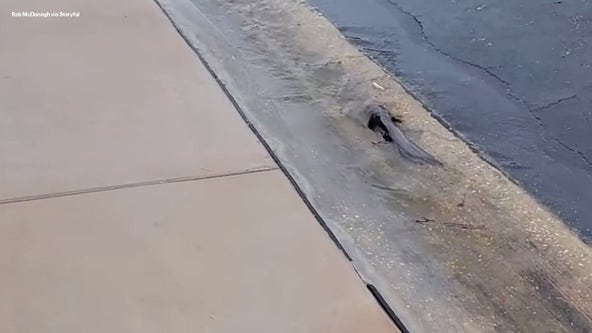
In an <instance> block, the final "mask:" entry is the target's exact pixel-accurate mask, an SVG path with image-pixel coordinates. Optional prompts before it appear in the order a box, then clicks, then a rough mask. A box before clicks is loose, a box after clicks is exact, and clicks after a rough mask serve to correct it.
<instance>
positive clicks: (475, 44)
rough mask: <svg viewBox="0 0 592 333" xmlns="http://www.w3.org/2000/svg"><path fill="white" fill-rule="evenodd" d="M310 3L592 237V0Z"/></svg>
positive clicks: (480, 148)
mask: <svg viewBox="0 0 592 333" xmlns="http://www.w3.org/2000/svg"><path fill="white" fill-rule="evenodd" d="M311 3H312V4H313V5H314V6H315V7H316V8H317V9H318V10H319V11H320V12H321V13H323V14H324V15H325V16H326V17H327V18H328V19H329V20H330V21H331V22H332V23H333V24H335V25H336V26H337V27H338V28H339V30H340V31H341V32H342V33H343V34H344V35H345V36H346V37H347V38H348V39H349V40H350V41H351V42H352V43H353V44H355V45H356V46H357V47H358V48H359V49H361V50H362V51H363V52H364V53H365V54H367V55H369V56H370V57H371V58H372V59H374V60H375V61H376V62H377V63H378V64H380V65H381V66H382V67H384V68H385V69H386V70H387V71H389V72H391V73H394V74H396V77H397V79H399V80H400V81H401V83H403V85H404V86H405V88H406V89H407V90H408V91H410V92H411V93H412V94H413V95H414V96H415V97H416V98H418V99H420V100H421V101H422V103H423V104H424V105H425V106H426V107H427V108H428V109H429V110H431V111H432V113H433V114H434V115H436V116H437V117H438V118H439V119H440V120H441V121H442V122H444V123H445V124H447V125H449V126H451V127H452V129H453V130H454V131H455V132H456V133H457V134H459V135H460V136H461V137H464V138H465V139H466V140H467V141H468V142H469V143H470V144H471V145H472V148H473V149H475V150H477V151H479V152H481V153H482V156H484V157H485V158H486V159H488V160H489V161H490V162H491V163H492V164H494V165H496V166H497V167H498V168H500V169H501V170H503V171H504V172H505V173H507V174H508V175H509V176H511V177H512V178H513V179H514V180H515V181H517V182H518V183H520V184H521V185H522V186H524V187H525V188H526V189H527V190H528V191H529V192H530V193H532V194H533V195H535V196H536V197H537V198H538V199H539V200H540V201H541V202H542V203H544V204H545V205H547V206H548V207H550V208H551V209H552V210H553V211H554V212H555V213H556V214H558V215H559V216H560V217H561V218H563V219H565V220H566V221H567V222H568V224H569V225H570V226H571V227H573V228H575V229H576V230H577V231H578V232H579V233H580V235H581V236H582V237H583V238H584V240H586V241H587V242H588V243H589V242H590V240H591V239H592V238H591V237H592V205H590V202H592V108H590V105H591V102H592V46H591V45H590V39H589V37H590V36H592V2H590V1H586V0H573V1H567V0H566V1H552V0H547V1H538V0H537V1H535V0H528V1H519V2H512V3H508V2H499V1H440V0H421V1H411V0H347V1H344V0H311Z"/></svg>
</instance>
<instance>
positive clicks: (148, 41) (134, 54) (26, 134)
mask: <svg viewBox="0 0 592 333" xmlns="http://www.w3.org/2000/svg"><path fill="white" fill-rule="evenodd" d="M48 2H49V3H50V4H48ZM21 10H22V11H31V10H34V11H40V12H44V11H53V10H56V11H60V10H61V11H78V12H80V17H78V18H15V17H11V12H12V11H21ZM0 14H1V15H2V19H1V20H0V49H1V50H2V51H1V52H0V269H1V274H0V276H1V278H0V295H2V297H1V298H0V332H5V333H13V332H14V333H16V332H25V333H28V332H31V333H33V332H43V333H52V332H55V333H58V332H59V333H65V332H72V333H74V332H76V333H78V332H109V333H117V332H122V333H123V332H126V333H127V332H142V333H149V332H154V333H156V332H258V333H259V332H352V333H353V332H395V331H397V330H396V328H395V327H394V325H393V324H392V323H391V322H390V320H389V319H388V318H387V316H386V315H385V314H384V313H383V312H382V310H381V309H380V308H379V306H378V305H377V304H376V302H375V300H374V299H373V298H372V296H371V295H370V294H369V292H368V291H367V290H366V288H365V286H364V284H363V283H362V282H361V281H360V280H359V278H358V277H357V276H356V274H355V272H354V270H353V269H352V267H351V266H350V265H349V263H348V261H347V260H346V258H344V257H343V255H342V254H341V253H340V252H339V251H338V249H337V248H336V246H335V245H334V244H333V243H332V242H331V240H330V239H329V237H328V236H327V235H326V234H325V232H324V231H323V230H322V228H321V227H320V226H319V225H318V223H317V222H316V221H315V220H314V218H313V216H312V215H311V213H310V212H309V211H308V210H307V208H306V206H305V205H304V204H303V202H302V201H301V199H300V198H299V197H298V195H297V194H296V192H295V190H294V189H293V188H292V187H291V186H290V184H289V182H288V181H287V179H286V178H285V177H284V175H283V174H282V173H281V172H280V171H279V170H278V169H277V166H276V165H275V164H274V163H273V161H272V160H271V158H270V157H269V156H268V154H267V153H266V152H265V150H264V149H263V148H262V146H261V144H260V143H259V142H258V141H257V139H256V137H255V136H254V135H253V134H252V133H250V131H249V130H248V128H247V126H246V125H245V124H244V123H243V122H242V120H241V118H240V117H239V115H238V113H237V111H236V110H235V109H234V108H233V106H232V104H231V103H230V101H229V100H228V99H227V97H226V96H225V95H224V94H223V92H222V91H221V89H220V88H219V87H218V86H217V84H216V83H215V81H214V80H213V79H212V77H211V76H210V75H209V73H208V72H207V71H206V69H205V68H204V66H203V65H202V64H201V63H200V62H199V60H198V58H197V57H196V55H195V54H193V52H192V51H191V50H190V49H189V47H187V46H186V45H185V43H184V42H183V40H182V39H181V37H180V36H179V35H178V34H177V32H176V31H175V30H174V28H173V27H172V25H171V24H170V23H169V22H168V20H167V19H166V17H165V16H164V15H163V13H161V12H160V10H159V8H158V7H157V6H156V5H155V4H154V3H153V2H152V1H146V0H106V1H100V2H99V1H90V0H86V1H73V0H70V1H69V0H52V1H47V0H43V1H41V0H26V1H23V0H8V1H3V2H2V3H1V4H0Z"/></svg>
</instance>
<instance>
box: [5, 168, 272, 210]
mask: <svg viewBox="0 0 592 333" xmlns="http://www.w3.org/2000/svg"><path fill="white" fill-rule="evenodd" d="M273 170H278V168H277V167H265V168H257V169H249V170H244V171H240V172H230V173H224V174H216V175H208V176H189V177H177V178H167V179H157V180H149V181H143V182H136V183H127V184H118V185H111V186H103V187H94V188H87V189H80V190H73V191H64V192H56V193H47V194H38V195H30V196H24V197H16V198H9V199H0V205H4V204H11V203H18V202H26V201H35V200H44V199H51V198H59V197H68V196H73V195H79V194H87V193H96V192H107V191H115V190H123V189H127V188H134V187H146V186H154V185H163V184H171V183H182V182H191V181H200V180H206V179H216V178H225V177H232V176H240V175H247V174H254V173H262V172H268V171H273Z"/></svg>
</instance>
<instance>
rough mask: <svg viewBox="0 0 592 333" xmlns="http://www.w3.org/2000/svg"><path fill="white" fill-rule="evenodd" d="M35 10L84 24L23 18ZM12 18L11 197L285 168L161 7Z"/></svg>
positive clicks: (8, 72) (79, 5)
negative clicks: (35, 13) (76, 15)
mask: <svg viewBox="0 0 592 333" xmlns="http://www.w3.org/2000/svg"><path fill="white" fill-rule="evenodd" d="M31 10H34V11H59V10H61V11H77V12H80V17H79V18H51V17H50V18H15V17H11V12H12V11H31ZM0 13H1V15H2V19H0V49H1V50H2V52H0V110H2V116H1V117H0V184H2V186H0V200H2V199H8V198H15V197H23V196H30V195H39V194H47V193H53V192H63V191H72V190H79V189H85V188H93V187H103V186H111V185H115V184H122V183H134V182H139V181H151V180H156V179H165V178H175V177H188V176H193V177H195V176H207V175H214V174H226V173H232V172H238V171H243V170H245V169H258V168H265V167H269V166H273V165H274V164H273V162H272V161H271V160H270V159H269V157H268V156H267V154H266V152H265V151H264V149H263V148H262V147H261V146H260V145H259V144H258V142H257V140H256V138H255V136H253V135H252V134H251V133H250V132H249V130H248V128H247V126H246V125H245V124H244V123H243V122H242V120H241V119H240V117H239V116H238V114H237V113H236V110H235V109H234V108H233V106H232V105H231V103H230V102H229V101H228V99H227V98H226V96H224V94H223V92H222V91H221V90H220V89H219V87H218V86H217V85H216V83H215V82H214V81H213V80H212V79H211V76H210V75H209V73H207V71H206V70H205V68H204V67H203V65H202V64H201V63H200V62H199V60H198V59H197V57H196V56H195V54H194V53H193V52H192V51H191V50H190V49H189V47H187V46H186V45H185V43H184V41H183V40H182V38H181V37H180V36H179V35H178V34H177V32H176V31H175V30H174V28H173V27H172V25H171V24H170V23H169V22H168V21H167V19H166V17H165V16H164V15H163V14H162V12H161V11H160V10H159V8H158V7H157V6H156V4H154V3H152V2H151V1H144V0H126V1H121V0H106V1H100V2H97V1H90V0H87V1H72V0H53V1H51V2H50V3H48V1H46V0H26V1H24V0H8V1H2V2H1V3H0Z"/></svg>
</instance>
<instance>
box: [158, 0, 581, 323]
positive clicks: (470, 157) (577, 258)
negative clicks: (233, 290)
mask: <svg viewBox="0 0 592 333" xmlns="http://www.w3.org/2000/svg"><path fill="white" fill-rule="evenodd" d="M159 4H160V5H161V6H162V8H163V10H164V11H165V12H166V13H167V15H168V16H169V17H170V18H171V21H172V22H173V23H174V24H175V27H176V28H177V29H178V31H179V32H180V33H181V34H182V35H183V37H184V38H185V39H186V41H187V42H188V44H189V45H191V46H192V48H193V49H194V50H195V51H196V53H197V54H199V55H200V57H201V58H202V59H203V60H204V61H205V63H206V64H207V65H208V68H209V69H210V70H211V71H212V73H214V75H215V77H216V78H217V79H218V80H219V83H220V84H221V86H222V87H224V89H225V90H226V92H227V93H228V94H229V96H231V97H232V99H233V101H234V103H235V105H237V106H238V107H239V110H241V111H240V112H241V115H242V116H243V117H244V119H245V120H246V121H247V123H248V124H249V126H250V127H251V128H252V129H253V130H254V131H256V132H258V133H259V136H260V138H261V140H262V141H263V142H264V143H265V144H266V145H267V146H268V147H269V148H270V151H271V152H273V154H274V156H275V160H276V161H278V164H279V165H280V167H281V168H282V169H283V170H284V172H285V173H286V174H287V175H288V176H289V177H290V179H291V181H292V184H293V185H294V186H295V187H296V188H297V189H298V191H299V192H300V193H301V195H302V196H303V197H304V198H306V200H307V202H308V205H309V208H311V209H312V210H313V212H314V214H315V216H317V217H318V221H319V222H320V223H321V224H322V225H323V227H325V229H326V230H327V231H328V232H329V233H330V234H331V235H332V238H333V239H334V240H336V241H337V242H338V244H339V246H340V247H341V248H342V249H343V250H344V252H345V253H346V254H347V257H348V258H350V259H351V262H352V264H353V265H354V266H355V267H356V270H357V271H358V273H359V274H360V276H361V277H362V279H363V280H364V282H366V283H367V284H368V285H369V286H372V287H373V288H375V290H376V291H377V292H378V293H379V294H380V295H381V297H382V298H383V299H384V300H385V302H386V304H387V305H388V307H390V308H391V309H392V310H393V311H392V313H393V318H394V319H397V318H398V319H397V320H395V322H397V323H401V325H399V324H397V325H399V327H400V328H401V329H402V330H403V331H404V329H407V330H408V331H410V332H414V333H422V332H455V333H456V332H466V333H469V332H470V333H473V332H487V333H490V332H491V333H502V332H503V333H507V332H546V333H557V332H565V333H571V332H582V333H587V332H591V331H592V296H591V295H592V279H590V277H592V271H591V270H592V266H591V265H590V264H589V263H590V262H592V251H591V249H590V247H589V246H587V245H585V244H584V243H583V242H582V241H581V240H580V239H579V238H578V236H577V235H575V234H574V233H573V232H571V231H570V230H569V229H568V228H567V227H566V226H565V224H564V223H563V222H562V221H560V220H558V219H557V218H556V217H555V216H553V215H552V214H550V213H549V212H548V211H547V210H545V209H544V208H543V207H541V205H539V204H538V203H537V202H535V201H534V199H533V198H532V197H531V196H530V195H528V194H527V193H526V192H525V191H524V190H522V189H521V188H520V187H519V186H517V185H516V184H514V183H512V182H511V181H509V180H508V179H507V177H505V176H504V175H503V174H501V173H500V172H498V170H496V169H494V168H493V167H491V166H490V165H488V164H487V163H485V162H484V161H483V160H482V159H481V158H480V157H479V156H477V155H476V154H475V153H474V152H473V151H471V149H470V147H468V146H467V145H466V144H465V143H464V142H463V141H461V140H459V139H458V138H456V137H455V136H454V135H453V134H452V133H450V132H449V131H448V130H447V129H446V128H445V127H444V126H442V125H441V124H440V123H438V121H436V120H435V119H434V118H433V117H432V116H430V114H429V113H428V112H427V111H426V110H425V109H424V108H423V107H422V105H421V104H420V103H418V102H417V101H416V100H415V99H414V98H413V97H412V96H410V95H409V94H408V93H407V92H406V91H405V89H403V88H402V87H401V86H400V85H399V84H398V83H397V82H396V81H394V80H393V79H392V76H389V75H387V74H386V73H385V72H384V71H383V70H382V69H381V68H380V67H379V66H377V65H376V64H375V63H373V62H372V61H370V60H369V59H368V58H367V57H366V56H365V55H363V54H361V53H360V52H359V51H358V49H356V48H355V47H354V46H352V44H350V43H349V42H347V40H346V39H345V38H343V35H342V34H341V33H340V32H339V31H337V29H335V27H334V26H333V25H332V24H331V23H330V22H328V21H327V20H326V19H325V18H324V17H322V16H321V15H318V13H316V12H314V11H312V10H311V8H310V7H309V6H307V5H306V4H304V3H303V2H301V1H285V0H234V1H232V2H221V1H217V0H159ZM391 9H392V8H391ZM360 13H361V14H359V16H364V15H366V14H365V13H366V12H365V11H361V12H360ZM376 15H378V14H376ZM387 18H388V17H387ZM387 18H385V20H384V21H383V23H384V24H391V23H393V22H396V21H392V20H390V21H389V20H388V19H387ZM405 18H407V19H410V17H407V16H401V19H402V20H404V19H405ZM368 19H371V17H368ZM376 22H379V21H376ZM405 22H406V23H405V24H407V23H408V24H409V27H414V25H413V24H417V23H414V22H415V21H414V20H407V21H405ZM398 31H407V30H405V29H403V28H401V29H398ZM420 40H421V37H420ZM418 50H419V49H418ZM417 54H419V52H418V53H417ZM426 54H427V53H426ZM457 66H458V68H456V67H445V66H441V67H440V69H441V71H442V73H444V74H450V75H452V74H458V75H461V74H462V73H464V72H463V70H462V69H463V67H462V66H460V65H457ZM467 77H469V76H467ZM469 78H470V77H469ZM479 82H480V81H478V80H474V81H473V82H471V83H472V85H469V84H467V85H466V86H468V87H471V86H477V85H478V83H479ZM487 83H488V81H486V80H483V82H482V83H481V84H482V87H486V86H487V85H486V84H487ZM497 95H498V96H499V98H500V100H503V99H504V98H505V96H506V93H505V90H504V89H502V88H499V89H498V91H497ZM492 96H494V95H492ZM469 97H473V95H470V94H469ZM494 97H495V96H494ZM374 104H378V105H384V106H385V107H386V108H387V109H388V110H389V111H390V112H391V113H392V114H393V115H395V116H396V118H397V119H399V120H400V123H398V124H397V125H396V126H397V127H398V128H400V129H401V131H402V133H404V134H405V135H406V136H407V137H408V138H409V139H410V140H411V141H412V142H413V143H414V144H416V145H417V146H418V147H419V148H421V149H423V150H425V151H426V152H427V153H429V154H430V155H432V156H434V158H435V159H436V160H437V161H439V162H441V165H419V164H415V163H411V162H409V161H408V160H406V159H404V158H402V157H401V155H404V154H400V150H399V151H398V149H397V147H396V146H395V145H393V144H378V143H377V142H378V141H380V139H382V138H383V137H381V136H380V134H377V133H375V132H373V131H371V130H370V129H369V128H368V127H367V125H368V120H369V116H370V114H368V112H365V111H364V110H366V109H367V107H368V106H369V105H374ZM390 132H392V131H390ZM399 141H400V140H399ZM400 142H403V141H400ZM399 148H400V147H399ZM395 317H396V318H395Z"/></svg>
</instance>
